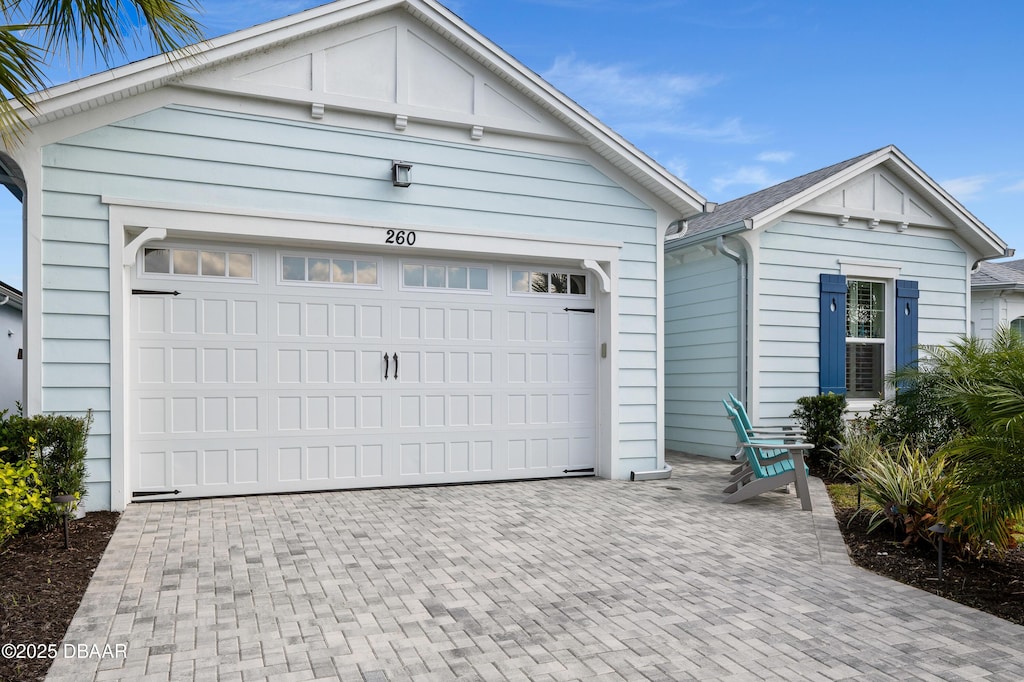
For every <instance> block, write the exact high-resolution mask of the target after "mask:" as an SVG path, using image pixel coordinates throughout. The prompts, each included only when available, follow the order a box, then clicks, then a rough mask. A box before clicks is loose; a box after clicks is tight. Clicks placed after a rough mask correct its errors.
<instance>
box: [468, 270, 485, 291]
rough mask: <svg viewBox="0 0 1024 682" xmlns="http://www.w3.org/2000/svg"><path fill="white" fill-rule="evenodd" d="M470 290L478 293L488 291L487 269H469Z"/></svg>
mask: <svg viewBox="0 0 1024 682" xmlns="http://www.w3.org/2000/svg"><path fill="white" fill-rule="evenodd" d="M469 288H470V289H474V290H476V291H487V269H486V268H470V269H469Z"/></svg>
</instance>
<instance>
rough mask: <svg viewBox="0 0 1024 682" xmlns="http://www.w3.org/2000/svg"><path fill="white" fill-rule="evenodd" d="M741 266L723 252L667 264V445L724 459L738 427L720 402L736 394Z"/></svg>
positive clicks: (728, 452)
mask: <svg viewBox="0 0 1024 682" xmlns="http://www.w3.org/2000/svg"><path fill="white" fill-rule="evenodd" d="M738 286H739V267H738V266H737V264H736V263H734V262H733V261H732V260H730V259H729V258H727V257H725V256H722V255H715V256H709V257H706V258H701V259H699V260H695V261H690V262H683V263H680V264H677V265H668V264H666V266H665V446H666V447H667V448H669V449H672V450H679V451H682V452H689V453H693V454H698V455H710V456H717V457H726V456H728V455H731V454H732V453H734V452H735V451H736V447H735V444H736V432H735V431H734V430H733V427H732V425H731V424H730V423H729V421H728V419H727V418H726V416H725V409H724V407H723V406H722V403H721V400H722V399H724V398H725V397H726V396H727V395H728V394H729V393H730V392H731V393H734V394H735V393H736V391H737V381H738V374H737V372H738V367H739V334H740V325H739V317H738V314H739V310H738V307H739V295H738V294H739V291H738Z"/></svg>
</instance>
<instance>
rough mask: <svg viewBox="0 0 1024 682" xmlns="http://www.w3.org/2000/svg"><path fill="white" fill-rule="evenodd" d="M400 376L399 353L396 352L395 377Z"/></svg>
mask: <svg viewBox="0 0 1024 682" xmlns="http://www.w3.org/2000/svg"><path fill="white" fill-rule="evenodd" d="M397 378H398V353H395V379H397Z"/></svg>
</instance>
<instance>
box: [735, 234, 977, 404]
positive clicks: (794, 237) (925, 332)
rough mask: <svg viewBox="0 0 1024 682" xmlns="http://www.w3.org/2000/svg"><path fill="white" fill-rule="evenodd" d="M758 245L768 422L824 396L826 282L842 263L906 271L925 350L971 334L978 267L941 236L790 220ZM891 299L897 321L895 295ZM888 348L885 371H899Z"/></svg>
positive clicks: (762, 395)
mask: <svg viewBox="0 0 1024 682" xmlns="http://www.w3.org/2000/svg"><path fill="white" fill-rule="evenodd" d="M829 223H831V224H829ZM759 243H760V248H759V255H760V264H759V269H758V272H759V277H758V287H757V289H758V295H757V304H756V313H755V314H756V315H757V317H758V322H757V326H758V330H759V338H760V344H759V367H758V369H757V396H756V397H757V400H756V402H757V403H758V406H759V417H760V418H761V419H762V420H763V421H764V422H765V423H771V422H778V421H786V420H788V419H789V416H790V414H791V413H792V411H793V409H794V408H795V406H796V405H795V403H796V400H797V399H798V398H800V397H801V396H806V395H814V394H816V393H817V392H818V386H819V383H818V379H819V377H818V369H819V367H818V362H819V354H818V341H819V339H818V319H819V291H820V289H819V286H820V285H819V275H820V274H821V273H834V274H841V271H842V269H843V266H842V265H841V263H840V261H846V263H847V265H846V267H847V268H853V269H854V270H856V268H857V264H856V261H861V262H863V263H870V264H872V265H878V266H888V267H892V268H899V271H898V278H899V279H907V280H915V281H917V282H918V283H919V287H920V292H921V298H920V301H919V312H918V320H919V343H920V344H922V345H928V344H942V343H946V342H948V341H949V340H951V339H952V338H954V337H956V336H958V335H960V334H964V333H965V332H966V331H967V330H966V320H967V316H968V304H969V299H968V290H967V268H968V266H969V265H970V264H971V263H973V260H972V261H970V263H969V262H968V257H967V254H966V253H965V250H964V248H963V247H961V246H960V245H958V244H957V243H956V242H954V241H953V240H952V239H950V238H949V237H948V236H946V234H944V233H942V232H939V231H929V230H923V229H911V230H908V231H907V232H903V233H898V232H895V231H891V230H884V229H878V230H874V231H868V230H867V229H865V228H863V227H852V226H850V227H839V226H837V225H836V224H835V222H834V220H833V221H830V220H829V219H827V218H821V217H815V216H810V215H801V214H790V215H788V216H787V217H786V218H784V219H783V220H782V221H780V222H779V223H777V224H776V225H774V226H771V227H769V228H767V229H766V230H765V231H764V233H763V234H761V235H760V242H759ZM849 278H850V279H859V277H857V276H855V275H854V276H851V277H849ZM865 279H869V278H867V277H866V278H865ZM886 298H887V300H886V303H887V314H888V316H889V318H890V321H891V320H892V319H893V314H894V312H895V311H894V310H893V301H894V299H895V293H894V292H892V291H889V292H887V297H886ZM889 326H890V327H891V326H892V325H891V324H890V325H889ZM889 333H890V334H892V333H893V331H892V329H890V332H889ZM889 345H890V348H889V357H888V359H887V362H886V366H887V368H892V367H893V363H894V356H893V354H892V353H893V350H892V348H891V343H890V344H889Z"/></svg>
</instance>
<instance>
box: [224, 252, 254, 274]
mask: <svg viewBox="0 0 1024 682" xmlns="http://www.w3.org/2000/svg"><path fill="white" fill-rule="evenodd" d="M228 277H237V278H239V279H252V254H251V253H232V254H229V256H228Z"/></svg>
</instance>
